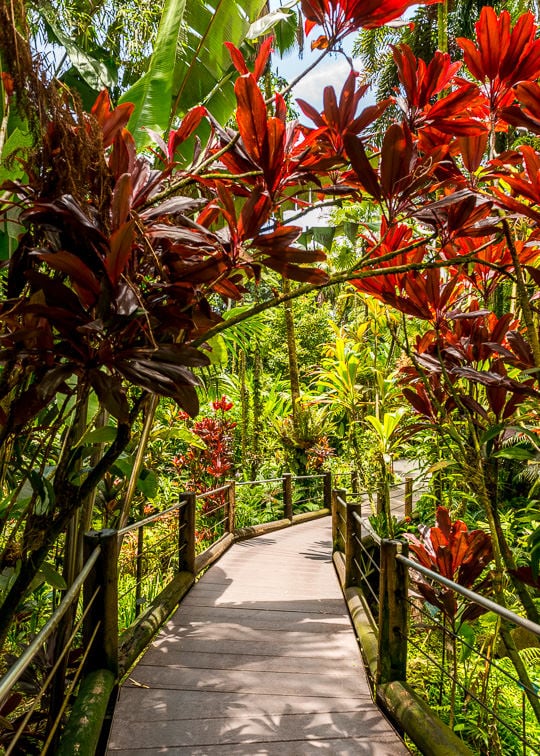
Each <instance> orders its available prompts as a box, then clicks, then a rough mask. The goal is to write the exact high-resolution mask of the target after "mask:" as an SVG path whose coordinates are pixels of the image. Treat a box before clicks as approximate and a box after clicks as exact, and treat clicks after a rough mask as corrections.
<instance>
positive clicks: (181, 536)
mask: <svg viewBox="0 0 540 756" xmlns="http://www.w3.org/2000/svg"><path fill="white" fill-rule="evenodd" d="M180 499H184V500H185V502H186V503H185V506H183V507H181V508H180V509H179V510H178V528H179V530H178V572H184V571H185V572H191V574H192V575H194V574H195V506H196V501H197V497H196V495H195V494H194V493H192V492H187V493H183V494H180Z"/></svg>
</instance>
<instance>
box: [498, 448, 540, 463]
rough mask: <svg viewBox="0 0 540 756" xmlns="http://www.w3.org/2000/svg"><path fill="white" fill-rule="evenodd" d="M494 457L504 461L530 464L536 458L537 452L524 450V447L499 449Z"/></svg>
mask: <svg viewBox="0 0 540 756" xmlns="http://www.w3.org/2000/svg"><path fill="white" fill-rule="evenodd" d="M493 456H494V457H501V458H502V459H516V460H519V461H521V462H528V461H529V460H531V459H534V458H535V457H536V452H535V451H534V450H532V449H524V448H523V447H522V446H509V447H508V448H507V449H499V451H496V452H495V453H494V454H493Z"/></svg>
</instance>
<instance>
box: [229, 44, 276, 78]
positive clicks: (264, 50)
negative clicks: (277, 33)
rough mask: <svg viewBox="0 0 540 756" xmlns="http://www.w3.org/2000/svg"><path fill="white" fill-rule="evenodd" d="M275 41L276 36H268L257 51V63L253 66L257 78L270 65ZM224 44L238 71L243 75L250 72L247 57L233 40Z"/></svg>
mask: <svg viewBox="0 0 540 756" xmlns="http://www.w3.org/2000/svg"><path fill="white" fill-rule="evenodd" d="M273 41H274V38H273V37H272V36H270V37H267V38H266V39H265V40H264V41H263V42H262V43H261V44H260V46H259V52H258V53H257V57H256V59H255V65H254V67H253V75H254V76H255V79H260V77H261V76H262V75H263V73H264V72H265V70H266V66H267V65H268V60H269V58H270V54H271V52H272V42H273ZM224 44H225V47H226V48H227V50H228V51H229V54H230V56H231V60H232V62H233V65H234V67H235V68H236V70H237V71H238V73H239V74H241V75H242V76H244V75H245V74H248V73H249V72H250V71H249V68H248V67H247V63H246V59H245V58H244V56H243V55H242V53H241V52H240V50H239V49H238V48H237V47H236V46H235V45H233V44H232V42H225V43H224Z"/></svg>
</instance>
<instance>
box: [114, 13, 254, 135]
mask: <svg viewBox="0 0 540 756" xmlns="http://www.w3.org/2000/svg"><path fill="white" fill-rule="evenodd" d="M263 4H264V3H263V0H209V2H202V1H201V0H190V2H189V3H186V0H166V2H165V4H164V7H163V14H162V17H161V21H160V25H159V29H158V33H157V38H156V42H155V45H154V50H153V53H152V56H151V58H150V62H149V67H148V70H147V71H146V73H145V74H144V75H143V76H142V77H141V78H140V79H139V80H138V81H137V82H136V83H135V84H134V85H133V86H132V87H131V88H130V89H129V90H128V91H127V92H125V93H124V95H123V96H122V98H121V100H120V101H121V102H132V103H133V104H134V105H135V109H134V112H133V115H132V117H131V120H130V122H129V124H128V128H129V129H130V131H131V132H132V133H133V135H134V137H135V140H136V142H137V146H138V147H139V148H141V147H143V146H144V145H145V144H147V143H148V141H149V135H148V133H147V131H146V129H152V130H155V131H158V132H159V131H164V130H165V129H167V128H168V127H170V125H171V124H172V122H173V120H174V118H175V117H176V116H182V115H183V114H185V113H186V112H187V111H188V110H189V109H190V108H191V107H193V106H194V105H199V104H204V105H206V106H207V107H208V108H209V110H210V111H211V112H212V114H213V115H214V116H215V118H217V119H218V121H220V122H221V123H224V122H225V121H226V120H227V119H228V118H229V117H230V115H231V114H232V112H233V110H234V107H235V98H234V92H233V88H232V81H230V79H231V78H232V75H233V74H232V66H231V60H230V57H229V53H228V51H227V48H226V47H225V46H224V44H223V43H224V42H226V41H229V42H233V43H234V44H235V45H237V46H239V45H240V44H241V43H242V41H243V40H244V38H245V35H246V33H247V31H248V29H249V26H250V23H251V22H252V21H253V20H254V19H255V18H256V17H257V15H258V13H259V11H260V9H261V8H262V6H263Z"/></svg>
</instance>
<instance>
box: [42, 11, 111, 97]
mask: <svg viewBox="0 0 540 756" xmlns="http://www.w3.org/2000/svg"><path fill="white" fill-rule="evenodd" d="M40 13H41V15H42V16H43V18H44V19H45V21H46V23H47V25H48V27H49V30H50V32H51V34H52V36H53V38H55V39H56V40H57V41H58V43H59V44H60V45H62V46H63V47H64V49H65V51H66V53H67V55H68V57H69V59H70V60H71V63H72V65H73V67H74V68H75V69H76V70H77V71H78V72H79V74H80V75H81V77H82V79H83V80H84V81H85V82H86V83H87V84H88V86H89V87H91V88H92V89H95V90H96V91H98V92H99V91H100V90H101V89H104V88H107V89H108V88H110V87H112V86H114V85H115V84H116V75H115V73H114V72H113V70H112V69H111V68H110V67H109V66H107V65H105V63H104V62H103V61H101V60H98V58H96V57H94V56H92V55H90V54H89V53H88V52H87V51H86V50H83V49H82V48H81V47H80V46H79V45H78V44H77V43H76V42H74V41H73V39H72V38H71V37H70V36H69V34H66V33H65V32H64V31H63V30H62V28H61V27H60V26H59V24H58V17H57V15H56V12H55V11H54V9H53V8H51V7H50V6H49V5H47V4H46V3H43V4H42V5H41V6H40Z"/></svg>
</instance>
